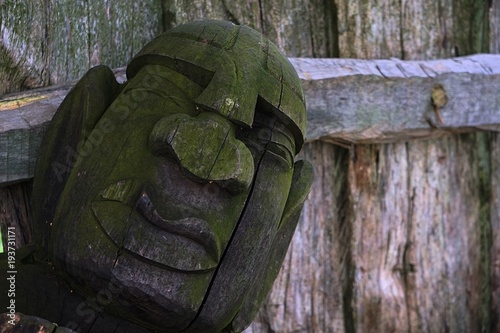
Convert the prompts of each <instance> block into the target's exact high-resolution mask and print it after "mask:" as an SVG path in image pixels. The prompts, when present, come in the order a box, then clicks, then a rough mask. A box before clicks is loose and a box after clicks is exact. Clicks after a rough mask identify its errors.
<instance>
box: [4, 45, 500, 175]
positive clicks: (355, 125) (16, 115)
mask: <svg viewBox="0 0 500 333" xmlns="http://www.w3.org/2000/svg"><path fill="white" fill-rule="evenodd" d="M290 61H291V62H292V64H293V65H294V66H295V68H296V69H297V72H298V73H299V76H300V78H301V79H302V82H303V87H304V90H305V94H306V99H307V112H308V125H307V138H306V139H307V141H314V140H326V141H331V142H334V143H337V144H341V145H351V144H359V143H381V142H393V141H402V140H409V139H414V138H428V137H435V136H439V135H443V134H446V133H457V132H465V131H476V130H491V131H498V130H500V55H492V54H477V55H473V56H468V57H461V58H454V59H443V60H431V61H402V60H399V59H389V60H359V59H308V58H291V59H290ZM115 73H116V75H117V77H118V78H119V80H121V81H122V80H124V79H125V78H124V69H118V70H116V71H115ZM74 83H75V82H71V83H68V84H66V85H62V86H54V87H48V88H43V89H37V90H32V91H28V92H23V93H20V94H13V95H9V96H5V97H3V98H1V99H0V184H5V183H9V182H15V181H19V180H23V179H28V178H31V177H32V175H33V169H34V163H35V159H36V155H37V151H38V148H39V146H40V142H41V138H42V136H43V133H44V131H45V128H46V126H47V124H48V122H49V121H50V119H51V118H52V116H53V115H54V113H55V111H56V109H57V107H58V106H59V104H60V103H61V101H62V100H63V99H64V97H65V96H66V94H67V93H68V92H69V90H70V89H71V87H72V86H73V85H74ZM438 84H439V85H440V86H441V87H442V88H443V90H444V92H445V94H446V95H447V97H448V101H447V103H446V104H445V105H443V106H442V107H441V108H439V109H438V111H439V114H440V116H438V115H437V114H436V113H435V110H434V106H433V105H432V103H431V94H432V91H433V89H434V88H435V87H436V85H438ZM439 117H441V120H442V121H440V118H439Z"/></svg>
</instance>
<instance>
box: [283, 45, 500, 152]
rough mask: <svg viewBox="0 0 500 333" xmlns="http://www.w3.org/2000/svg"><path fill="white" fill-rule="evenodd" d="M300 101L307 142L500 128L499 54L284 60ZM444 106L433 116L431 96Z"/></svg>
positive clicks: (388, 138) (368, 140)
mask: <svg viewBox="0 0 500 333" xmlns="http://www.w3.org/2000/svg"><path fill="white" fill-rule="evenodd" d="M291 61H292V63H293V65H294V66H295V68H296V69H297V72H298V73H299V76H300V78H301V79H302V80H303V87H304V90H305V93H306V99H307V112H308V114H307V116H308V118H307V120H308V126H307V140H310V141H312V140H318V139H322V140H327V141H333V142H337V143H342V142H343V143H347V144H352V143H380V142H394V141H402V140H409V139H413V138H425V137H434V136H440V135H443V133H448V132H452V133H455V132H464V131H474V130H493V131H498V130H499V129H500V55H492V54H477V55H473V56H468V57H461V58H453V59H442V60H431V61H402V60H399V59H390V60H359V59H304V58H295V59H291ZM438 84H439V85H441V86H442V87H443V89H444V91H445V93H446V95H447V97H448V102H447V103H446V105H444V106H443V107H442V108H439V110H438V111H439V114H440V116H441V118H442V123H441V122H440V121H439V116H437V115H436V114H435V112H434V111H435V110H434V106H433V105H432V103H431V94H432V91H433V88H434V87H435V86H436V85H438Z"/></svg>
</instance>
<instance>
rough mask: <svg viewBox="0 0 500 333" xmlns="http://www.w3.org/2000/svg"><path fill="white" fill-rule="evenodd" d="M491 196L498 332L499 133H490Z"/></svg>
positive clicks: (499, 326) (496, 328)
mask: <svg viewBox="0 0 500 333" xmlns="http://www.w3.org/2000/svg"><path fill="white" fill-rule="evenodd" d="M490 149H491V197H490V211H489V212H488V211H485V212H484V214H485V215H488V213H489V215H490V221H491V236H490V237H491V238H490V242H491V243H490V244H491V249H490V266H489V269H490V283H489V286H490V291H491V295H492V299H491V313H490V316H491V320H492V323H491V332H500V316H499V314H500V283H499V281H500V205H499V202H500V134H498V133H495V134H493V135H492V140H491V148H490Z"/></svg>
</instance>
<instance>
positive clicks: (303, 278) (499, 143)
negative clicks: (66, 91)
mask: <svg viewBox="0 0 500 333" xmlns="http://www.w3.org/2000/svg"><path fill="white" fill-rule="evenodd" d="M0 4H1V5H0V6H1V21H0V26H1V32H2V35H1V38H2V40H1V43H0V95H1V94H4V93H11V92H16V91H20V90H25V89H30V88H34V87H40V86H46V85H54V84H59V83H63V82H65V81H67V80H71V79H75V78H78V77H79V76H81V75H82V74H83V73H84V72H85V71H86V70H87V69H88V68H90V67H91V66H93V65H96V64H99V63H100V64H106V65H108V66H110V67H119V66H124V65H126V63H127V61H128V60H129V59H130V58H131V57H132V56H133V55H134V54H135V53H136V52H137V51H138V50H139V49H140V48H141V46H142V45H144V43H145V42H147V41H148V40H150V39H151V38H152V37H153V36H155V35H156V34H158V33H159V32H161V31H163V30H164V29H168V28H170V27H173V26H175V25H178V24H180V23H183V22H187V21H190V20H194V19H200V18H218V19H220V18H222V19H228V20H232V21H234V22H238V23H243V24H247V25H250V26H252V27H254V28H256V29H258V30H260V31H262V32H263V33H264V34H266V35H267V36H268V37H269V38H271V39H272V40H274V41H275V42H276V44H277V45H278V46H279V47H280V48H281V50H282V51H283V52H284V53H285V54H286V55H287V56H293V57H341V58H349V57H350V58H363V59H370V58H390V57H396V58H401V59H435V58H445V57H455V56H460V55H466V54H471V53H479V52H483V53H500V1H499V0H489V1H487V0H441V1H437V2H436V1H433V0H415V1H394V0H378V1H376V0H335V1H334V0H304V1H299V0H283V1H278V0H235V1H229V0H226V1H224V0H194V1H188V0H163V1H159V0H145V1H141V2H136V1H127V0H126V1H117V0H85V1H84V0H78V1H66V0H38V1H28V0H4V1H0ZM374 98H376V96H375V97H374ZM476 98H481V96H476ZM466 106H467V105H466V103H464V107H466ZM353 116H354V115H353ZM302 154H303V157H304V158H306V159H308V160H310V161H311V162H312V163H313V165H314V166H315V172H316V181H315V183H314V185H313V190H312V192H311V194H310V196H309V199H308V201H307V203H306V205H305V208H304V211H303V216H302V219H301V222H300V224H299V226H298V230H297V232H296V234H295V236H294V239H293V241H292V244H291V246H290V249H289V252H288V255H287V258H286V259H285V264H284V266H283V268H282V270H281V273H280V275H279V277H278V279H277V281H276V283H275V286H274V289H273V291H272V292H271V294H270V296H269V299H268V300H267V302H266V303H265V304H264V305H263V307H262V309H261V311H260V313H259V315H258V317H257V318H256V321H255V322H254V324H252V326H251V327H250V328H249V329H248V330H247V331H248V332H259V333H260V332H262V333H264V332H269V333H271V332H349V333H351V332H360V333H361V332H362V333H366V332H472V333H474V332H491V333H496V332H500V319H499V317H500V283H499V281H500V208H499V201H500V135H499V134H498V133H489V132H476V133H470V134H454V135H445V136H443V137H442V138H439V139H436V138H433V139H428V140H414V141H403V140H401V141H399V142H394V143H388V144H365V145H353V146H351V147H350V148H345V147H340V146H337V145H333V144H331V143H329V142H326V141H324V140H316V141H314V142H309V143H307V145H306V147H305V149H304V150H303V153H302ZM1 158H2V156H0V159H1ZM29 195H30V182H29V181H27V182H24V183H20V184H13V185H9V186H4V187H2V188H0V223H1V224H2V226H3V227H5V226H6V225H9V224H20V225H22V226H25V227H24V228H25V231H27V232H25V233H26V234H27V235H29V223H28V221H29V213H28V210H29V204H28V202H29ZM18 230H19V229H18ZM21 231H22V230H21ZM33 232H36V230H34V231H33ZM20 237H21V236H20ZM23 237H26V238H25V241H26V242H29V240H30V239H29V236H23ZM20 239H21V238H20Z"/></svg>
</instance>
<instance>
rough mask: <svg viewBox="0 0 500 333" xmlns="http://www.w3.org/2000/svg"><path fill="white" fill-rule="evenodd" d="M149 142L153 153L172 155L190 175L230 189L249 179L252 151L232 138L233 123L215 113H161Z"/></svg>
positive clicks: (243, 187)
mask: <svg viewBox="0 0 500 333" xmlns="http://www.w3.org/2000/svg"><path fill="white" fill-rule="evenodd" d="M149 146H150V149H151V151H152V152H153V153H154V154H155V155H160V156H172V157H174V158H176V159H177V160H178V161H179V163H180V164H181V166H182V167H183V168H184V169H185V170H187V171H188V172H189V173H191V174H192V175H194V176H196V177H197V178H199V179H201V180H204V181H216V182H218V183H220V184H222V185H223V186H224V187H225V188H227V189H228V190H229V191H231V192H241V191H244V190H246V189H247V188H248V187H249V186H250V183H251V182H252V178H253V174H254V164H253V163H254V162H253V157H252V154H251V153H250V151H249V150H248V148H247V147H246V146H245V145H244V144H243V142H241V141H239V140H238V139H236V138H235V133H234V125H233V124H232V123H231V122H229V121H228V120H227V119H225V118H223V117H222V116H220V115H218V114H216V113H210V112H204V113H200V114H199V115H198V116H196V117H191V116H189V115H187V114H183V113H179V114H174V115H171V116H168V117H164V118H162V119H160V121H158V123H157V124H156V125H155V127H154V128H153V130H152V132H151V134H150V137H149Z"/></svg>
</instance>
